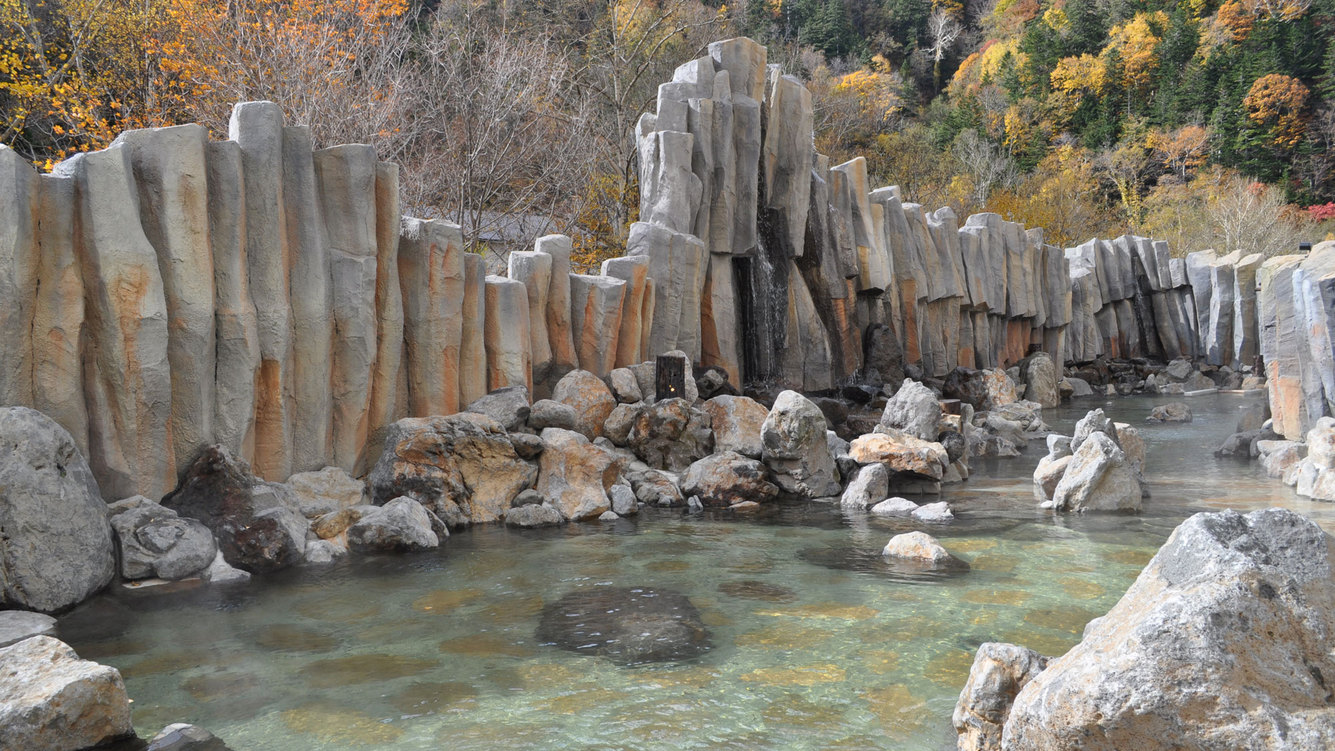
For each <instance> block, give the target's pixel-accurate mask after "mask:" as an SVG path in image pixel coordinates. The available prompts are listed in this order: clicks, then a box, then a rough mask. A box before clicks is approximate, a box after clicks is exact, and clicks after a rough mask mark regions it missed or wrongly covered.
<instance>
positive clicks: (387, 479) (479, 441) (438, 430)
mask: <svg viewBox="0 0 1335 751" xmlns="http://www.w3.org/2000/svg"><path fill="white" fill-rule="evenodd" d="M537 474H538V470H537V468H535V467H534V466H533V465H532V464H530V463H529V462H526V461H524V460H523V459H521V458H520V457H519V455H518V453H516V452H515V447H514V445H513V444H512V443H511V442H510V439H509V437H508V436H507V435H506V432H505V429H504V428H502V427H501V425H500V423H498V422H496V421H495V420H492V419H490V418H488V417H485V416H483V415H478V414H471V413H460V414H457V415H449V416H446V417H412V418H407V419H404V420H399V421H398V422H396V423H394V424H393V425H391V426H390V428H389V431H388V432H387V433H386V437H385V451H384V453H383V454H381V455H380V459H379V461H378V462H376V465H375V468H374V469H372V470H371V473H370V475H368V476H367V485H368V486H369V489H370V496H371V502H372V503H374V504H376V505H383V504H385V503H388V502H389V501H391V500H393V499H395V498H398V497H399V496H407V497H409V498H411V499H413V500H415V501H417V502H418V503H420V504H422V505H423V506H425V507H426V509H427V510H428V511H431V512H432V513H434V514H435V515H436V516H438V517H440V518H441V519H442V520H444V521H445V523H446V524H448V525H450V526H451V527H458V526H463V525H466V524H470V523H472V524H477V523H483V522H493V521H497V520H499V519H500V518H501V517H503V516H504V515H505V513H506V510H507V509H509V508H510V502H511V501H513V500H514V498H515V496H516V495H518V494H519V491H521V490H523V489H524V488H528V487H532V486H533V482H534V480H536V479H537Z"/></svg>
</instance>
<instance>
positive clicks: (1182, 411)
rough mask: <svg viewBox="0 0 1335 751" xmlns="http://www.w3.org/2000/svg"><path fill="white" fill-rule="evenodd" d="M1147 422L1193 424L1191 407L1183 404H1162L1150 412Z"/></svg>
mask: <svg viewBox="0 0 1335 751" xmlns="http://www.w3.org/2000/svg"><path fill="white" fill-rule="evenodd" d="M1145 422H1191V407H1188V406H1187V405H1185V404H1183V403H1182V402H1172V403H1170V404H1160V405H1158V406H1156V407H1155V408H1154V409H1152V410H1150V414H1149V417H1146V418H1145Z"/></svg>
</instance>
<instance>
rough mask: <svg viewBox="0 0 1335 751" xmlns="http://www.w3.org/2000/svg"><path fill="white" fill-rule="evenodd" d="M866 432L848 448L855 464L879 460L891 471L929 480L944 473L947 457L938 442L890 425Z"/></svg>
mask: <svg viewBox="0 0 1335 751" xmlns="http://www.w3.org/2000/svg"><path fill="white" fill-rule="evenodd" d="M880 430H881V431H883V432H876V433H868V434H867V435H864V436H859V437H858V438H856V439H854V440H853V443H852V445H851V446H850V448H849V456H852V457H853V459H854V460H856V461H857V462H858V463H859V464H872V463H877V462H879V463H881V464H884V465H885V466H886V469H889V470H891V471H892V472H906V473H911V474H914V475H918V476H921V477H925V478H928V479H932V480H940V479H941V477H942V476H943V475H944V474H945V469H946V465H948V464H949V463H950V457H949V455H948V454H947V453H946V449H945V448H944V447H943V446H942V445H941V444H939V443H933V442H929V441H924V440H921V439H919V438H917V437H916V436H911V435H909V434H908V433H904V432H901V431H898V430H894V429H893V428H882V429H880Z"/></svg>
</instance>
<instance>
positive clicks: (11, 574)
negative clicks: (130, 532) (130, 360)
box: [0, 407, 116, 612]
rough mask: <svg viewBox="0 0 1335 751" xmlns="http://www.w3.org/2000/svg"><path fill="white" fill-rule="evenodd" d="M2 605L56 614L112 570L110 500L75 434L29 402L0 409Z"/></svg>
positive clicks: (90, 590) (107, 578) (106, 579)
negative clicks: (100, 488) (105, 498)
mask: <svg viewBox="0 0 1335 751" xmlns="http://www.w3.org/2000/svg"><path fill="white" fill-rule="evenodd" d="M0 530H3V532H0V607H4V608H22V609H25V610H40V611H44V612H53V611H57V610H63V609H65V608H68V607H70V606H72V605H74V604H76V603H79V602H81V601H83V600H84V599H86V598H87V597H88V596H89V595H91V594H93V593H94V592H96V591H98V590H99V589H101V588H103V587H105V586H106V585H107V583H108V582H110V581H111V578H112V576H114V575H115V565H116V559H115V549H114V547H113V543H112V539H111V525H109V524H108V523H107V517H106V504H104V503H103V502H102V497H101V495H100V493H99V492H98V488H97V482H96V481H95V480H94V479H93V473H92V472H91V471H90V470H89V468H88V463H87V462H85V461H84V458H83V456H82V455H80V454H79V450H78V448H76V447H75V445H74V439H73V438H71V437H70V434H69V433H68V432H66V431H65V429H64V428H62V427H60V426H59V425H57V424H56V423H55V422H54V421H52V420H51V419H50V418H49V417H47V416H46V415H43V414H42V413H41V412H38V411H36V410H32V409H28V408H27V407H5V408H0Z"/></svg>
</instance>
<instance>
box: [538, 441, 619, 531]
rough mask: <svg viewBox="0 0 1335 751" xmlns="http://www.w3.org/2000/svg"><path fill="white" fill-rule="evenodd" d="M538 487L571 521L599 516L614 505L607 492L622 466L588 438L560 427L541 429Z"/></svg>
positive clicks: (548, 501)
mask: <svg viewBox="0 0 1335 751" xmlns="http://www.w3.org/2000/svg"><path fill="white" fill-rule="evenodd" d="M542 443H543V449H542V456H541V457H539V460H538V461H539V466H540V471H539V473H538V485H537V490H538V492H539V493H540V494H542V497H543V499H544V500H545V501H546V502H547V503H550V504H551V505H553V506H555V507H556V508H557V509H558V510H560V512H561V516H563V517H565V518H566V519H567V520H569V521H579V520H581V519H596V518H598V517H599V516H601V515H602V514H603V513H604V512H606V511H609V510H610V509H611V508H612V501H611V499H610V498H609V496H608V494H607V493H608V491H609V490H611V489H612V484H613V483H615V482H616V479H617V475H618V474H619V473H620V466H619V464H618V462H617V460H616V459H615V458H614V457H613V455H612V454H610V453H608V452H607V451H604V450H603V449H602V448H600V447H598V446H595V445H593V444H592V443H590V442H589V439H587V438H585V437H584V436H582V435H580V434H579V433H576V432H574V431H573V430H562V429H561V428H547V429H545V430H543V431H542Z"/></svg>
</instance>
